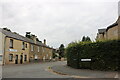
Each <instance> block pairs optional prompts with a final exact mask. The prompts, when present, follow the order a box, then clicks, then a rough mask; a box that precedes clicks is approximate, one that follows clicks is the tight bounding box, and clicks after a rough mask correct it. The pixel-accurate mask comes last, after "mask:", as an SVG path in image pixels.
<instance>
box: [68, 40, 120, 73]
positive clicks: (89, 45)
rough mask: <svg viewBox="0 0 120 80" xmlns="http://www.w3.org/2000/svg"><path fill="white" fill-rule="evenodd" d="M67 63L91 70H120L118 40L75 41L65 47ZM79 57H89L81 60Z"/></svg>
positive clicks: (119, 43) (119, 44)
mask: <svg viewBox="0 0 120 80" xmlns="http://www.w3.org/2000/svg"><path fill="white" fill-rule="evenodd" d="M66 54H67V65H68V66H70V67H73V68H85V69H93V70H113V71H116V70H120V40H113V41H104V42H75V43H70V44H69V45H68V47H67V48H66ZM81 59H91V60H92V61H91V62H82V61H81Z"/></svg>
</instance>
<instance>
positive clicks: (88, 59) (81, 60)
mask: <svg viewBox="0 0 120 80" xmlns="http://www.w3.org/2000/svg"><path fill="white" fill-rule="evenodd" d="M81 61H91V59H81Z"/></svg>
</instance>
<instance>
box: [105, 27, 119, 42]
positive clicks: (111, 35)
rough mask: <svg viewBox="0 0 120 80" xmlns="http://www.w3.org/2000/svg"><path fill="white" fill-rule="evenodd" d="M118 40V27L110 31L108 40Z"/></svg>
mask: <svg viewBox="0 0 120 80" xmlns="http://www.w3.org/2000/svg"><path fill="white" fill-rule="evenodd" d="M117 39H118V26H115V27H112V28H110V29H108V31H107V40H117Z"/></svg>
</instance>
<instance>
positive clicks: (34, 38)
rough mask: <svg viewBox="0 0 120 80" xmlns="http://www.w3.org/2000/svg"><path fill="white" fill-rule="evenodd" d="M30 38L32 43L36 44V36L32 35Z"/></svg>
mask: <svg viewBox="0 0 120 80" xmlns="http://www.w3.org/2000/svg"><path fill="white" fill-rule="evenodd" d="M31 38H32V40H33V41H34V43H35V44H36V43H37V40H36V38H37V36H35V35H32V36H31Z"/></svg>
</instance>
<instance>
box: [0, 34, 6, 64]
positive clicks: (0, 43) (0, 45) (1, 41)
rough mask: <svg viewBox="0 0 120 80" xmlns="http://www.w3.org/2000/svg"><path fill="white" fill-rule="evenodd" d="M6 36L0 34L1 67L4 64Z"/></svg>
mask: <svg viewBox="0 0 120 80" xmlns="http://www.w3.org/2000/svg"><path fill="white" fill-rule="evenodd" d="M4 41H5V35H4V34H3V33H2V32H0V65H1V64H3V56H4Z"/></svg>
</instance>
